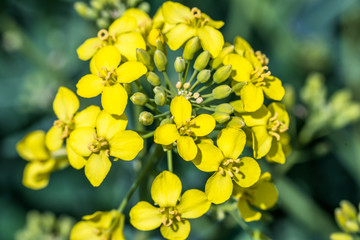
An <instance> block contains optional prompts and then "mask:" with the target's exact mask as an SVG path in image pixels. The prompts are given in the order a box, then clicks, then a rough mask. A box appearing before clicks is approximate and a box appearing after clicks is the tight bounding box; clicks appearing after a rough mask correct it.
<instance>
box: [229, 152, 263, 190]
mask: <svg viewBox="0 0 360 240" xmlns="http://www.w3.org/2000/svg"><path fill="white" fill-rule="evenodd" d="M239 169H240V172H239V173H234V177H233V180H234V181H235V182H236V183H237V184H238V185H239V186H240V187H244V188H247V187H251V186H252V185H254V184H255V183H256V182H257V181H258V180H259V178H260V174H261V169H260V166H259V164H258V163H257V161H256V160H254V159H253V158H251V157H243V158H241V159H240V166H239Z"/></svg>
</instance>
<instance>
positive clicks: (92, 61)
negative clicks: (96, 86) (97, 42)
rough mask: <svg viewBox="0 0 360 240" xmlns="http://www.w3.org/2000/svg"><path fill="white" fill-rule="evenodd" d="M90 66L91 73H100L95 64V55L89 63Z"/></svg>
mask: <svg viewBox="0 0 360 240" xmlns="http://www.w3.org/2000/svg"><path fill="white" fill-rule="evenodd" d="M95 55H96V54H95ZM89 68H90V73H91V74H93V75H98V73H100V72H99V70H98V69H97V68H96V66H95V57H93V58H92V59H91V60H90V63H89Z"/></svg>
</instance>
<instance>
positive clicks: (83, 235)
mask: <svg viewBox="0 0 360 240" xmlns="http://www.w3.org/2000/svg"><path fill="white" fill-rule="evenodd" d="M124 221H125V216H124V215H123V214H121V213H119V212H118V211H116V210H111V211H109V212H101V211H97V212H95V213H93V214H91V215H86V216H84V217H83V221H80V222H78V223H76V224H75V226H74V227H73V229H72V231H71V235H70V240H84V239H91V240H125V237H124V234H123V228H124Z"/></svg>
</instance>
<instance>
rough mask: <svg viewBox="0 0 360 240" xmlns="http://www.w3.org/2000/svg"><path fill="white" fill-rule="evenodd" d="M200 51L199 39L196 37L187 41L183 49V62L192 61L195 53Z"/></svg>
mask: <svg viewBox="0 0 360 240" xmlns="http://www.w3.org/2000/svg"><path fill="white" fill-rule="evenodd" d="M200 49H201V45H200V39H199V38H198V37H193V38H191V39H189V40H188V41H187V42H186V44H185V47H184V52H183V58H184V59H185V60H192V59H193V58H194V55H195V53H196V52H197V51H199V50H200Z"/></svg>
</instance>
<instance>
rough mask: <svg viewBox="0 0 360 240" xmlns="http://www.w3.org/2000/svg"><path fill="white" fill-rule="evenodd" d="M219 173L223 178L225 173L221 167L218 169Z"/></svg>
mask: <svg viewBox="0 0 360 240" xmlns="http://www.w3.org/2000/svg"><path fill="white" fill-rule="evenodd" d="M219 173H220V174H221V175H223V176H225V171H224V169H223V168H222V167H219Z"/></svg>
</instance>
